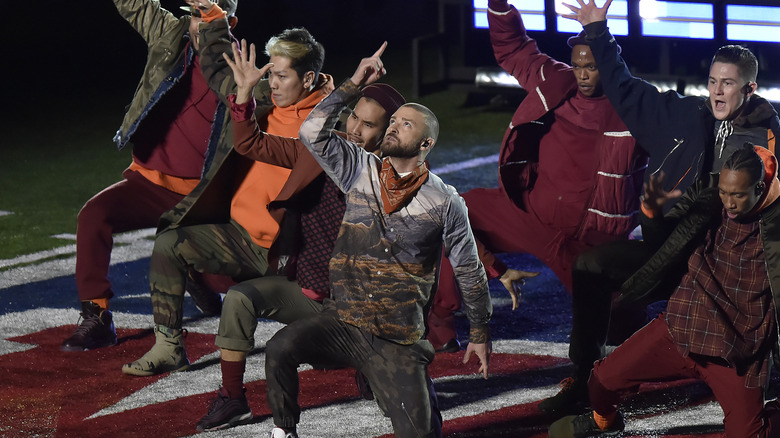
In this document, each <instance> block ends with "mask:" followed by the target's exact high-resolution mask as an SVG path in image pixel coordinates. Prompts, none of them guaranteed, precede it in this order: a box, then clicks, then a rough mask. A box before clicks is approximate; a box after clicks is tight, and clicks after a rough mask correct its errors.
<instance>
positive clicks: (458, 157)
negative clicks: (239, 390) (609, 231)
mask: <svg viewBox="0 0 780 438" xmlns="http://www.w3.org/2000/svg"><path fill="white" fill-rule="evenodd" d="M494 147H495V146H475V147H472V148H464V149H461V150H452V151H448V152H447V153H446V154H440V155H438V156H437V155H433V156H432V157H431V158H432V168H433V171H434V172H437V173H438V174H440V175H441V176H442V177H443V178H444V180H445V181H448V182H451V183H453V184H454V185H456V186H457V187H458V188H459V190H461V191H464V190H467V189H469V188H472V187H477V186H488V187H490V186H495V166H496V161H497V157H496V156H495V154H494V153H493V152H494V150H493V149H492V148H494ZM0 220H1V219H0ZM508 226H511V224H508ZM152 237H153V230H141V231H138V232H133V233H126V234H122V235H119V236H117V244H116V247H115V250H114V253H113V257H112V263H113V265H112V268H111V278H112V281H113V284H114V289H115V291H117V296H116V297H115V298H114V299H112V300H111V306H112V310H113V311H114V321H115V323H116V326H117V329H118V334H119V344H118V345H116V346H114V347H109V348H103V349H98V350H94V351H88V352H78V353H66V352H61V351H60V350H59V345H60V343H61V342H62V340H63V339H64V338H66V337H67V336H69V335H70V334H71V333H72V331H73V329H74V327H75V326H74V324H76V322H77V320H78V312H77V311H76V306H77V298H76V297H77V294H76V290H75V282H74V278H73V272H74V266H75V257H74V254H75V245H73V243H72V242H71V243H70V244H64V245H62V246H59V247H57V248H56V249H54V250H51V251H47V252H38V253H32V254H25V255H23V256H19V257H14V258H12V259H6V260H0V269H1V270H0V334H2V336H1V339H0V388H3V390H2V392H0V435H2V436H6V437H16V436H19V437H23V436H24V437H26V436H57V437H66V436H67V437H92V436H95V437H98V436H154V437H179V436H189V435H193V434H196V431H195V424H196V422H197V420H198V419H199V418H200V417H201V416H203V415H204V414H205V413H206V412H207V410H208V402H209V399H210V398H212V397H213V396H214V393H215V391H216V389H217V388H218V387H219V385H220V382H221V380H220V369H219V354H218V352H217V348H216V347H215V346H214V336H215V333H216V330H217V323H218V321H217V318H215V317H203V316H202V315H200V313H199V312H198V310H197V309H196V308H195V307H194V305H193V304H192V302H191V300H190V298H189V297H187V298H186V300H185V306H186V307H185V318H186V320H185V327H186V328H187V329H188V330H189V336H188V337H187V338H186V340H185V344H186V346H187V350H188V353H189V356H190V360H191V361H192V362H193V366H192V368H191V370H189V371H187V372H182V373H173V374H166V375H162V376H155V377H146V378H139V377H130V376H126V375H123V374H122V373H121V371H120V369H121V365H122V364H123V363H125V362H130V361H132V360H134V359H136V358H138V357H140V356H141V355H142V354H143V353H145V352H146V351H147V350H148V348H149V347H150V346H151V345H152V343H153V341H154V336H153V334H152V332H151V327H152V315H151V304H150V301H149V293H148V283H147V281H148V279H147V269H148V261H149V259H148V257H149V254H150V252H151V248H152ZM59 238H60V239H61V240H63V241H65V242H67V239H68V238H72V236H69V235H67V234H63V235H60V236H59ZM502 257H503V258H504V260H506V261H507V262H508V264H509V265H510V266H512V267H515V268H518V269H524V270H539V271H541V272H542V275H540V276H539V277H537V278H534V279H531V280H529V281H528V283H527V285H526V286H525V287H524V294H523V301H522V304H521V305H520V308H519V309H518V310H516V311H514V312H512V311H511V310H510V309H511V300H510V299H509V296H508V294H507V293H506V291H505V290H503V287H502V286H501V285H500V283H498V282H497V281H494V282H492V283H491V294H492V296H493V298H494V311H495V314H494V319H493V323H492V327H493V334H494V343H493V349H494V355H493V356H492V361H491V375H490V378H489V379H488V380H487V381H485V380H483V379H481V376H478V375H477V374H476V370H477V368H478V367H477V365H476V362H472V363H469V364H466V365H464V364H462V363H461V360H462V357H463V352H460V353H451V354H439V355H438V356H437V357H436V359H435V361H434V363H433V365H432V366H431V368H430V374H431V376H432V377H433V378H434V381H435V386H436V389H437V392H438V397H439V401H440V405H441V410H442V414H443V417H444V420H445V422H444V434H445V436H448V437H498V436H502V437H503V436H506V437H531V436H546V430H547V426H548V425H549V423H550V422H551V421H553V420H554V418H550V417H546V416H544V415H542V414H541V413H540V412H539V411H538V410H537V408H536V405H537V403H538V401H539V400H540V399H542V398H544V397H548V396H550V395H553V394H555V393H556V392H557V390H558V386H557V383H558V382H559V381H560V380H561V379H563V378H564V377H566V376H567V374H568V372H569V369H568V364H569V362H568V359H567V358H566V357H567V343H566V342H567V339H568V332H569V327H570V304H569V297H568V294H567V293H566V292H565V290H564V289H563V287H562V286H561V285H560V283H559V282H558V280H557V279H556V278H555V276H554V275H553V274H552V272H551V271H549V269H547V268H546V267H544V266H543V265H542V264H541V263H540V262H539V261H538V260H537V259H535V258H534V257H531V256H528V255H521V254H505V255H502ZM464 319H465V318H460V319H459V327H458V328H459V332H460V334H461V339H465V337H466V330H467V327H466V326H465V322H464V321H463V320H464ZM280 327H281V325H280V324H278V323H275V322H271V321H261V323H260V325H259V328H258V333H257V334H256V348H255V350H254V352H253V353H252V354H251V355H250V357H249V360H248V364H247V374H246V379H245V381H246V386H247V389H248V392H247V396H248V399H249V403H250V406H251V408H252V410H253V413H254V415H255V419H254V421H253V423H251V424H249V425H245V426H240V427H237V428H233V429H228V430H224V431H221V432H211V433H206V434H204V435H206V436H230V437H233V436H237V437H244V436H246V437H249V436H265V434H267V433H268V431H269V430H270V428H271V427H272V422H271V419H270V411H269V410H268V407H267V404H266V403H265V381H264V369H263V364H264V354H263V351H264V345H265V342H266V341H267V340H268V339H269V338H270V337H271V336H272V335H273V333H274V332H275V331H276V330H278V329H279V328H280ZM300 376H301V382H302V383H301V400H300V401H301V404H302V406H303V413H302V417H301V423H300V425H299V434H300V436H301V437H342V436H348V437H377V436H386V435H391V434H392V428H391V427H390V422H389V420H388V419H385V418H383V417H382V416H381V413H380V411H379V409H378V408H377V406H376V404H375V403H374V402H372V401H365V400H363V399H361V398H360V396H359V395H358V392H357V389H356V387H355V385H354V380H353V372H351V371H350V370H313V369H311V368H310V367H303V368H301V373H300ZM625 414H626V418H627V427H626V433H625V436H721V435H722V416H723V414H722V411H721V409H720V407H719V406H718V405H717V404H716V403H714V402H713V401H712V398H711V394H710V392H709V391H708V390H707V388H706V387H704V386H703V385H702V384H700V383H696V382H693V381H682V382H675V383H672V384H655V385H643V386H642V388H641V392H640V394H639V395H637V396H635V397H632V398H631V399H630V400H629V402H628V403H627V405H626V409H625Z"/></svg>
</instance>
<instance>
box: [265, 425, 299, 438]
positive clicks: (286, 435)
mask: <svg viewBox="0 0 780 438" xmlns="http://www.w3.org/2000/svg"><path fill="white" fill-rule="evenodd" d="M271 438H298V434H297V433H295V432H285V430H284V429H282V428H281V427H274V430H272V431H271Z"/></svg>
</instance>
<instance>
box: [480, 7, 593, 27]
mask: <svg viewBox="0 0 780 438" xmlns="http://www.w3.org/2000/svg"><path fill="white" fill-rule="evenodd" d="M509 4H510V5H512V6H514V7H516V8H517V10H518V11H520V14H521V15H522V16H523V24H524V25H525V28H526V30H547V25H546V24H545V21H544V0H509ZM487 9H488V1H487V0H474V27H475V28H477V29H487V28H488V19H487V14H488V12H487ZM575 23H576V22H575ZM580 28H582V26H580Z"/></svg>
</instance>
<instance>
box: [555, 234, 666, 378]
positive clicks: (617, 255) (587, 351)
mask: <svg viewBox="0 0 780 438" xmlns="http://www.w3.org/2000/svg"><path fill="white" fill-rule="evenodd" d="M652 255H653V253H652V252H651V251H650V249H649V248H648V246H647V245H646V244H645V243H644V242H642V241H638V240H619V241H614V242H609V243H606V244H603V245H599V246H597V247H595V248H592V249H590V250H588V251H585V252H583V253H582V254H580V255H579V257H577V260H576V261H575V263H574V269H573V271H572V281H573V288H572V328H571V339H570V341H569V358H570V359H571V361H572V362H573V363H574V367H575V373H576V377H579V378H583V379H585V381H587V378H588V376H589V375H590V370H591V369H592V368H593V362H595V361H597V360H599V359H601V358H602V357H604V346H605V344H606V342H607V334H608V332H609V323H610V312H611V307H612V294H613V293H614V292H616V291H617V290H618V289H619V288H620V285H621V284H623V282H624V281H626V280H627V279H628V278H629V277H630V276H631V275H632V274H633V273H634V272H635V271H636V270H638V269H639V268H641V267H642V265H644V264H645V263H646V262H647V261H648V260H649V259H650V257H651V256H652Z"/></svg>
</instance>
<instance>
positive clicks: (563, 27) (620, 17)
mask: <svg viewBox="0 0 780 438" xmlns="http://www.w3.org/2000/svg"><path fill="white" fill-rule="evenodd" d="M564 3H568V4H573V5H576V4H577V2H576V0H566V1H561V0H556V1H555V12H556V13H557V15H558V16H557V17H556V18H555V25H556V27H557V28H558V32H566V33H580V31H582V25H581V24H580V22H579V21H576V20H570V19H568V18H564V17H561V14H571V10H570V9H569V8H567V7H566V6H564V5H563V4H564ZM596 4H597V5H598V6H599V7H602V6H604V0H597V1H596ZM607 23H608V25H609V33H611V34H612V35H619V36H625V35H628V2H627V1H626V0H614V1H613V2H612V4H611V5H610V6H609V11H608V14H607Z"/></svg>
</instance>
